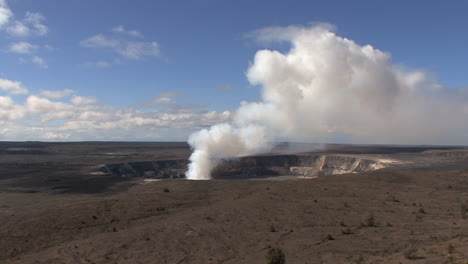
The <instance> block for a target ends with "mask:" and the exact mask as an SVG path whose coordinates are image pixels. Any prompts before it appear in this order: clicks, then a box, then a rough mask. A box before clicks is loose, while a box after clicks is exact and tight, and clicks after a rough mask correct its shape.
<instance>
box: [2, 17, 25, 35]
mask: <svg viewBox="0 0 468 264" xmlns="http://www.w3.org/2000/svg"><path fill="white" fill-rule="evenodd" d="M6 32H8V33H9V34H10V35H14V36H17V37H26V36H29V33H30V30H29V27H28V26H27V25H25V24H24V23H23V22H20V21H14V22H13V23H11V24H10V25H8V27H7V28H6Z"/></svg>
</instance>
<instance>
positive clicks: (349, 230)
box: [341, 228, 354, 235]
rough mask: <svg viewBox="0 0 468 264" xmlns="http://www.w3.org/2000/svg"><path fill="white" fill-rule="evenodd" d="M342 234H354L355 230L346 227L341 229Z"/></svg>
mask: <svg viewBox="0 0 468 264" xmlns="http://www.w3.org/2000/svg"><path fill="white" fill-rule="evenodd" d="M341 234H342V235H352V234H354V233H353V230H351V229H350V228H346V229H343V230H341Z"/></svg>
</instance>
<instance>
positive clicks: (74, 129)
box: [0, 80, 231, 140]
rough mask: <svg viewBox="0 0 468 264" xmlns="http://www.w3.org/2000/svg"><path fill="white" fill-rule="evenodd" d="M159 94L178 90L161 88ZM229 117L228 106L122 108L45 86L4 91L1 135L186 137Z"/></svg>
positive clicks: (0, 98) (0, 137) (16, 84)
mask: <svg viewBox="0 0 468 264" xmlns="http://www.w3.org/2000/svg"><path fill="white" fill-rule="evenodd" d="M5 83H7V85H3V86H1V87H8V89H7V90H8V91H9V92H11V91H12V89H13V88H12V87H16V88H15V89H18V87H22V86H21V84H20V83H19V82H14V81H9V80H8V82H0V84H5ZM69 96H71V98H66V97H69ZM160 96H169V97H174V96H177V94H175V93H161V94H160ZM230 118H231V113H230V112H228V111H225V112H215V111H204V110H203V109H197V110H196V111H191V112H178V111H173V110H172V109H170V108H162V109H159V108H158V109H157V110H155V109H152V110H148V109H145V111H140V110H139V109H138V107H131V108H125V109H119V108H115V107H112V106H109V105H106V104H104V103H102V102H99V101H98V100H97V99H96V98H92V97H87V96H81V95H78V94H76V92H74V91H73V90H69V89H65V90H59V91H52V90H45V91H41V92H40V94H31V95H29V96H28V97H27V98H26V99H25V100H24V101H23V102H20V101H17V102H15V100H14V98H12V97H9V96H0V123H1V125H2V126H1V127H0V140H110V139H113V140H119V139H120V140H128V139H141V140H144V139H146V140H155V139H161V138H163V139H166V140H167V139H172V140H184V139H186V137H187V135H188V134H189V133H190V132H192V131H193V130H194V129H196V128H202V127H208V126H211V125H214V124H216V123H219V122H226V121H228V120H229V119H230Z"/></svg>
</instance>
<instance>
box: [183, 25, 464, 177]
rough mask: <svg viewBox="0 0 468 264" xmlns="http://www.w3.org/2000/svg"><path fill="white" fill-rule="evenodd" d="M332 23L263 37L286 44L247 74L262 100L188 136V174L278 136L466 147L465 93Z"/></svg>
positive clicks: (260, 56)
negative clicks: (400, 63)
mask: <svg viewBox="0 0 468 264" xmlns="http://www.w3.org/2000/svg"><path fill="white" fill-rule="evenodd" d="M331 29H332V27H331V26H329V25H316V26H312V27H299V26H290V27H286V28H283V27H275V28H267V29H263V30H260V31H257V32H256V33H255V35H256V37H257V38H258V39H259V40H261V41H287V42H290V43H291V49H290V50H289V51H288V52H287V53H286V54H283V53H280V52H278V51H272V50H260V51H258V52H257V54H256V55H255V59H254V61H253V64H252V65H251V66H250V68H249V69H248V71H247V78H248V79H249V81H250V83H252V84H254V85H261V86H262V88H263V90H262V100H261V101H260V102H255V103H246V102H243V103H242V104H241V106H240V107H239V109H238V110H237V111H236V113H235V114H234V117H233V120H232V122H231V123H230V124H226V123H225V124H219V125H215V126H213V127H211V128H210V129H204V130H201V131H199V132H196V133H194V134H192V135H191V136H190V138H189V143H190V145H191V146H192V148H193V149H194V152H193V154H192V156H191V157H190V161H191V163H190V165H189V170H188V172H187V178H189V179H209V178H210V171H211V170H212V169H213V167H214V166H215V165H216V163H217V161H219V159H221V158H227V157H239V156H244V155H250V154H256V153H261V152H264V151H268V150H269V149H270V147H271V142H274V141H275V140H278V139H289V140H302V141H314V142H324V141H330V140H333V139H336V138H340V139H343V138H344V139H345V140H347V141H350V142H353V143H382V144H383V143H386V144H390V143H392V144H465V145H466V144H467V143H468V90H467V89H449V88H445V87H443V86H442V85H440V84H439V83H437V82H436V81H435V80H433V79H432V78H430V77H429V76H428V75H427V74H426V73H424V72H422V71H407V70H405V69H402V68H400V67H396V66H394V65H392V63H391V60H390V55H389V54H388V53H385V52H382V51H380V50H378V49H375V48H373V47H372V46H370V45H366V46H360V45H358V44H356V43H355V42H353V41H352V40H349V39H346V38H342V37H339V36H337V35H336V34H335V33H333V32H332V31H331Z"/></svg>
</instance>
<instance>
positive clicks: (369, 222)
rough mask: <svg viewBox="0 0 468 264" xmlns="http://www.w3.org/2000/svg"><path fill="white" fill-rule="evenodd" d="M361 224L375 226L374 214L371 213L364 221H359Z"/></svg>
mask: <svg viewBox="0 0 468 264" xmlns="http://www.w3.org/2000/svg"><path fill="white" fill-rule="evenodd" d="M361 226H362V227H377V222H376V221H375V217H374V215H373V214H371V215H369V217H367V219H366V222H365V223H361Z"/></svg>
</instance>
